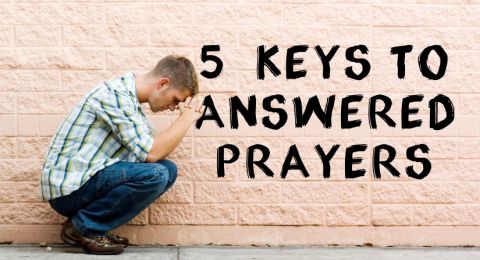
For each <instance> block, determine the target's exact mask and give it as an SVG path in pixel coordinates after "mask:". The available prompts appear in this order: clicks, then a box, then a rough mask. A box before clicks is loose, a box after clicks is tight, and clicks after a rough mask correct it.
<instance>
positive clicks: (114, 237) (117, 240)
mask: <svg viewBox="0 0 480 260" xmlns="http://www.w3.org/2000/svg"><path fill="white" fill-rule="evenodd" d="M106 237H108V238H109V239H110V241H112V243H114V244H118V245H123V247H127V246H128V238H126V237H121V236H117V235H114V234H111V233H108V234H107V235H106Z"/></svg>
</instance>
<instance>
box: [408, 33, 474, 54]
mask: <svg viewBox="0 0 480 260" xmlns="http://www.w3.org/2000/svg"><path fill="white" fill-rule="evenodd" d="M417 35H419V36H420V35H421V36H422V37H419V38H418V46H417V47H418V48H425V47H427V46H430V45H434V44H438V45H440V46H442V47H443V48H444V49H446V50H449V49H450V50H469V49H470V50H472V49H477V50H478V49H479V47H480V39H479V38H478V37H477V36H476V34H475V29H472V28H441V27H437V28H429V29H423V28H419V29H418V30H417ZM447 53H449V52H447Z"/></svg>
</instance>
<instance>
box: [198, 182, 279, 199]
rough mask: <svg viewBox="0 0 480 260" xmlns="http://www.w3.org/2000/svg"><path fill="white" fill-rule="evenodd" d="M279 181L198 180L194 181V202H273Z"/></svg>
mask: <svg viewBox="0 0 480 260" xmlns="http://www.w3.org/2000/svg"><path fill="white" fill-rule="evenodd" d="M280 192H281V184H280V183H266V182H263V183H245V182H236V183H228V182H223V183H219V182H203V183H201V182H199V183H195V194H194V198H195V202H196V203H209V202H210V203H212V202H226V203H234V202H273V201H278V200H277V199H278V196H279V194H280Z"/></svg>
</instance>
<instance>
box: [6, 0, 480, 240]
mask: <svg viewBox="0 0 480 260" xmlns="http://www.w3.org/2000/svg"><path fill="white" fill-rule="evenodd" d="M0 2H2V3H0V144H1V145H0V242H2V241H14V243H27V242H28V243H29V242H41V241H48V242H60V240H59V237H58V235H59V231H60V225H59V224H60V223H61V222H62V221H63V220H64V219H63V217H61V216H59V215H57V214H56V213H55V212H53V211H52V210H51V209H50V208H49V206H48V204H46V203H42V202H41V201H40V200H39V198H38V196H37V194H38V192H39V190H38V189H39V178H40V170H41V164H42V162H43V158H44V155H45V153H46V149H47V145H48V142H49V140H50V138H51V137H52V135H53V134H54V133H55V130H56V128H57V127H58V125H59V123H60V122H61V120H62V119H63V118H64V116H65V115H66V113H68V111H70V109H71V108H72V107H73V105H74V104H75V103H76V102H77V101H79V99H80V98H81V97H82V96H83V94H84V93H85V92H86V91H87V90H88V89H90V88H91V87H93V86H94V85H96V84H98V83H100V82H101V81H102V80H104V79H107V78H110V77H112V76H114V75H118V74H119V73H123V72H124V71H126V70H133V71H135V72H139V73H142V72H145V71H147V70H148V69H150V68H152V67H153V65H154V64H155V63H156V61H157V60H158V59H159V58H161V57H163V56H164V55H167V54H171V53H176V54H183V55H186V56H188V57H189V58H191V59H192V60H193V61H194V62H195V65H196V67H197V69H198V71H201V70H203V69H208V70H210V69H211V66H210V64H204V63H202V62H201V60H200V53H201V47H202V46H203V45H207V44H219V45H220V46H221V52H220V53H219V56H221V57H222V60H223V62H224V70H223V72H222V74H221V76H220V77H218V78H217V79H214V80H208V79H205V78H202V79H201V91H202V92H204V93H208V94H211V95H212V96H213V98H214V100H215V105H216V106H217V109H218V110H219V112H220V113H221V115H222V118H223V119H224V120H225V121H224V122H225V123H226V126H227V127H226V128H227V129H220V128H218V127H217V126H216V125H215V124H214V123H213V122H205V123H204V125H203V127H202V129H200V130H196V129H190V131H189V132H188V135H187V136H186V137H185V138H184V140H183V142H182V144H181V145H180V146H179V147H178V149H177V150H176V151H175V152H174V153H172V154H171V155H170V158H171V159H173V160H175V161H177V163H178V166H179V169H180V172H179V177H178V179H177V183H176V184H175V185H174V186H173V187H172V189H171V190H170V191H168V193H166V194H165V195H164V196H163V197H161V198H160V199H159V200H158V201H157V202H155V203H154V204H153V205H152V206H151V207H149V208H148V209H147V210H145V211H144V212H143V213H142V214H140V215H139V216H138V217H136V218H135V219H134V220H132V221H131V223H129V224H128V225H125V226H122V227H121V228H119V230H118V231H119V232H121V233H123V234H126V235H127V236H129V237H130V239H131V240H132V241H133V242H135V243H141V244H147V243H155V244H207V243H214V244H236V245H237V244H238V245H250V244H262V245H264V244H270V245H287V244H300V245H307V244H318V245H328V244H347V245H355V244H363V243H373V244H374V245H477V246H479V245H480V235H479V234H480V192H479V190H480V173H479V172H478V167H479V165H480V164H479V162H480V160H479V159H480V149H479V147H480V112H479V111H480V110H479V106H478V104H479V103H480V85H479V82H480V74H479V71H480V70H479V68H480V55H479V54H480V34H479V29H480V28H479V27H480V19H479V14H480V1H478V0H470V1H468V0H463V1H462V0H442V1H427V0H404V1H402V0H396V1H395V0H392V1H377V0H349V1H339V0H338V1H337V0H329V1H320V0H319V1H316V0H303V1H293V0H292V1H289V0H269V1H254V0H250V1H248V0H244V1H201V0H198V1H179V2H167V1H151V2H147V1H138V2H137V1H135V3H132V2H128V3H127V2H121V1H115V0H112V1H87V0H85V1H48V0H46V1H40V2H41V3H36V2H38V1H33V0H32V1H28V0H27V1H0ZM262 44H265V45H267V48H268V47H270V46H272V45H274V44H277V45H278V46H279V48H280V53H279V54H278V55H276V56H275V57H274V58H273V59H272V60H274V61H275V62H276V64H277V65H278V66H279V67H280V68H282V75H281V76H280V77H278V78H273V76H272V75H271V74H269V71H268V70H267V73H266V79H265V80H264V81H260V80H257V79H256V72H255V67H256V50H257V46H258V45H262ZM296 44H307V45H309V46H315V45H321V46H322V47H323V46H325V47H327V49H328V48H329V47H330V46H332V45H334V44H338V45H340V50H339V51H338V53H337V55H336V56H335V57H334V59H333V61H332V75H331V78H330V79H328V80H325V79H323V78H322V77H321V75H322V74H321V73H322V66H321V63H320V61H319V59H318V57H316V54H315V52H314V51H313V48H310V49H309V50H308V51H307V52H306V53H305V54H304V55H300V56H303V57H304V60H305V62H304V65H302V67H303V68H306V69H307V70H308V73H307V77H306V78H302V79H296V80H288V81H287V80H285V71H284V69H283V68H284V64H285V53H286V49H287V48H288V47H290V46H292V45H296ZM357 44H365V45H367V46H368V47H369V49H370V52H369V54H368V56H367V57H368V60H369V61H370V63H371V65H372V70H371V72H370V74H369V76H368V77H367V78H365V79H364V80H361V81H354V80H351V79H348V78H347V77H346V76H345V74H344V72H343V70H344V68H345V67H346V66H349V65H350V62H348V61H346V60H345V58H344V53H345V48H347V47H350V46H352V45H357ZM403 44H412V45H413V46H414V47H413V52H412V53H411V54H409V55H407V59H406V64H407V65H406V66H407V69H406V71H407V72H406V78H405V79H404V80H399V79H397V77H396V65H395V64H396V59H394V58H393V56H390V54H389V52H390V48H391V47H393V46H397V45H403ZM432 44H440V45H442V46H443V47H444V48H445V50H446V52H447V53H448V55H449V65H448V68H447V72H446V74H445V77H443V78H442V79H441V80H437V81H431V80H427V79H425V78H424V77H422V76H421V74H420V72H419V70H418V65H417V63H416V62H417V57H418V54H419V52H420V51H421V50H422V49H423V48H425V47H426V46H428V45H432ZM275 93H278V94H283V95H284V96H285V97H287V105H285V109H286V110H287V111H288V112H289V113H290V114H292V113H293V107H292V105H291V103H289V102H288V101H289V100H291V98H293V97H296V96H301V97H303V98H305V100H306V99H307V98H308V97H311V96H313V95H320V96H325V95H331V94H336V95H338V96H339V97H338V98H337V100H339V99H340V98H341V97H342V96H346V95H349V94H363V95H365V96H366V97H368V96H371V95H373V94H379V93H381V94H385V95H388V96H389V97H391V98H392V100H393V108H392V118H394V120H396V122H399V118H400V117H399V114H400V109H399V108H400V100H401V98H402V97H404V96H406V95H410V94H415V93H418V94H425V96H426V98H425V100H427V101H428V97H433V95H434V94H436V93H443V94H445V95H448V96H449V97H450V98H451V99H452V102H453V103H454V105H455V112H456V114H455V116H456V117H455V121H454V122H453V123H452V124H451V125H450V126H449V127H447V128H446V129H443V130H441V131H433V130H431V129H430V128H428V121H425V122H424V125H423V126H422V127H421V128H414V129H411V130H401V129H399V128H398V127H397V128H395V129H393V128H387V127H385V124H383V121H381V122H379V125H380V127H379V128H380V129H379V130H371V129H370V128H369V127H368V122H367V121H365V120H366V108H367V107H368V105H367V103H366V101H363V102H362V103H361V105H360V106H359V108H360V114H361V116H360V117H361V118H363V119H365V120H364V122H363V123H362V126H361V127H359V128H354V129H351V130H341V129H340V128H339V124H338V122H339V118H340V117H339V116H338V110H337V108H335V112H334V113H335V115H336V116H334V120H333V121H334V122H333V127H332V129H324V128H323V127H322V126H321V125H320V124H319V123H318V122H315V121H316V120H315V118H312V120H311V121H310V123H309V124H308V125H307V126H306V127H304V128H301V129H295V128H294V126H293V117H290V118H289V119H290V120H289V121H288V124H287V126H285V127H283V128H282V129H281V130H278V131H272V130H269V129H266V128H264V127H263V125H262V124H261V120H260V121H259V124H258V125H257V126H256V127H248V126H246V123H245V122H244V121H243V120H242V119H241V120H240V123H241V126H240V127H239V129H238V130H232V129H229V127H228V126H229V120H228V109H229V108H228V98H229V97H230V96H234V95H238V96H240V97H242V100H244V101H246V97H247V96H249V95H252V94H256V95H257V100H259V101H258V102H261V97H264V96H268V95H271V94H275ZM259 104H261V103H259ZM421 104H422V105H423V106H424V107H426V106H427V103H426V102H422V103H421ZM262 113H263V114H264V113H265V112H264V111H262V110H259V114H262ZM420 113H421V116H420V117H424V118H426V117H427V116H428V114H427V113H428V110H426V109H421V110H420ZM149 117H150V119H151V120H152V122H153V123H154V124H155V125H156V126H157V127H158V128H160V129H161V128H164V127H167V126H168V125H169V124H170V122H172V120H174V118H175V113H172V112H162V113H159V114H156V115H153V114H152V113H150V115H149ZM259 118H260V116H259ZM230 142H232V143H234V144H236V145H237V146H238V147H239V148H240V152H241V156H240V158H242V159H240V160H239V161H237V162H236V163H235V164H232V165H229V166H228V167H227V169H226V177H225V178H223V179H219V178H217V177H216V147H218V146H220V145H223V144H226V143H230ZM255 143H262V144H265V145H267V146H268V147H269V148H270V150H271V156H270V160H269V161H268V165H269V166H271V168H272V169H273V170H274V172H275V177H274V178H267V177H266V176H262V173H261V172H260V171H257V172H256V175H257V177H256V178H255V179H254V180H252V179H248V177H247V174H246V170H245V160H244V159H243V158H245V154H246V148H247V147H248V146H250V145H252V144H255ZM334 143H338V144H341V147H340V150H339V152H337V156H336V157H335V158H334V159H333V162H332V172H331V175H332V176H331V178H330V179H328V180H325V179H324V178H323V177H322V164H321V161H320V159H319V158H318V156H317V154H316V153H315V150H314V148H313V147H314V145H315V144H322V145H331V144H334ZM357 143H364V144H367V145H368V149H367V151H366V152H364V153H363V157H364V160H363V162H362V164H361V165H359V166H358V167H359V168H365V169H367V172H366V175H365V176H364V177H360V178H356V179H349V180H346V179H345V177H344V169H343V167H344V166H343V164H344V159H343V157H342V155H344V152H343V151H344V149H345V147H346V146H348V145H351V144H357ZM380 143H387V144H390V145H392V146H394V147H396V149H397V152H398V153H397V155H398V156H397V157H398V158H397V160H395V163H394V164H395V165H396V166H397V168H398V169H399V170H400V172H401V176H400V178H398V179H397V178H394V177H389V176H387V174H386V173H385V174H383V178H382V179H380V180H378V179H374V178H373V176H372V166H371V157H372V155H371V150H372V147H373V146H374V145H375V144H380ZM416 143H425V144H427V145H429V147H430V150H431V151H430V153H429V154H428V158H429V159H430V161H431V163H432V171H431V173H430V174H429V175H428V176H427V177H426V178H425V179H423V180H415V179H412V178H409V177H408V176H407V175H406V174H405V172H404V171H403V169H404V167H406V166H407V165H409V163H410V162H409V161H408V160H407V159H405V155H404V154H405V153H404V150H405V148H407V147H408V146H410V145H413V144H416ZM292 144H296V145H297V147H298V148H299V151H300V153H301V155H302V159H303V160H304V162H305V164H306V166H307V168H308V169H309V173H310V177H309V178H308V179H305V178H304V177H303V176H301V174H300V172H299V171H291V172H289V174H288V176H287V178H286V179H281V178H280V168H281V164H282V163H283V159H284V157H285V155H286V152H287V150H288V148H289V147H290V145H292Z"/></svg>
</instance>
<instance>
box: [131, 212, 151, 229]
mask: <svg viewBox="0 0 480 260" xmlns="http://www.w3.org/2000/svg"><path fill="white" fill-rule="evenodd" d="M149 210H150V208H146V209H144V210H143V211H142V212H140V213H139V214H138V215H136V216H135V217H134V218H133V219H131V220H130V221H129V222H128V223H127V224H129V225H142V226H144V225H148V222H149V220H148V217H149Z"/></svg>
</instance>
